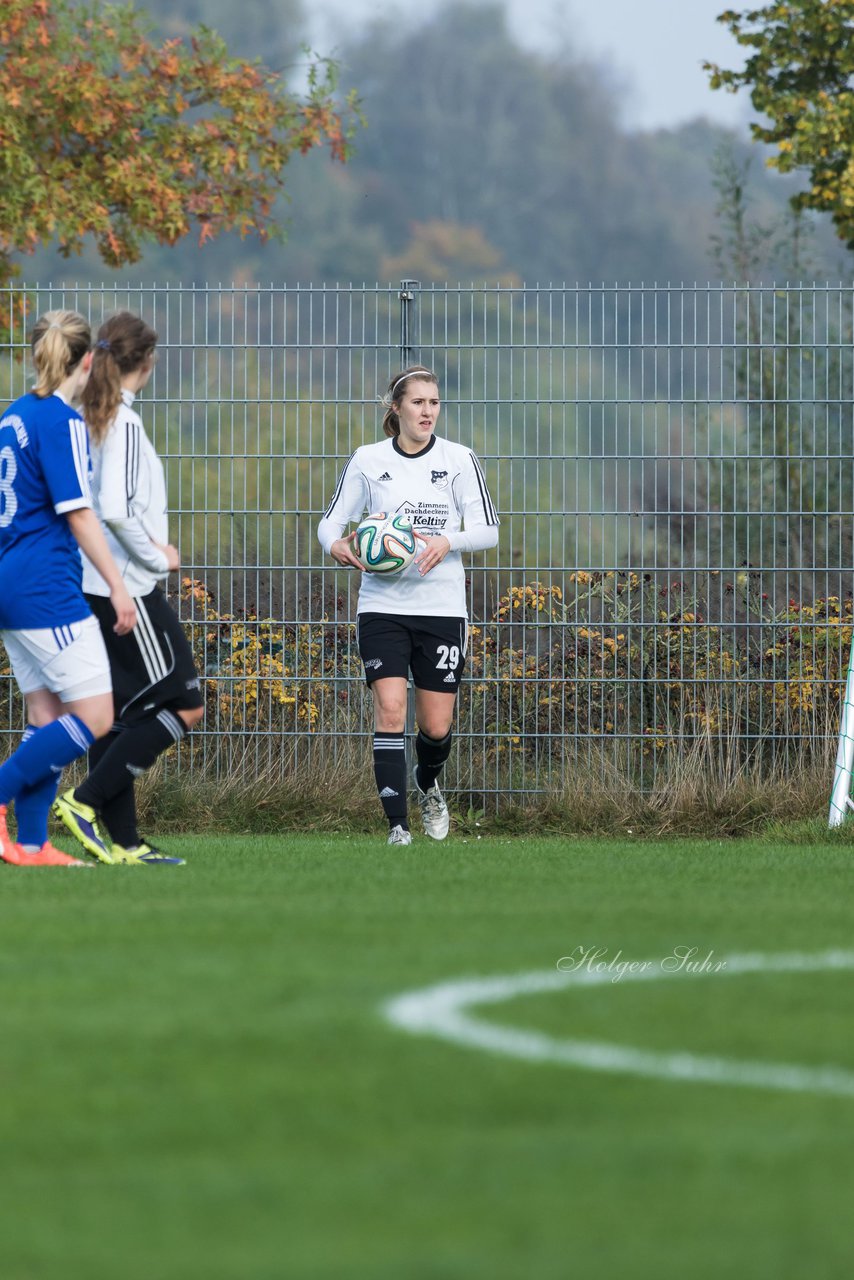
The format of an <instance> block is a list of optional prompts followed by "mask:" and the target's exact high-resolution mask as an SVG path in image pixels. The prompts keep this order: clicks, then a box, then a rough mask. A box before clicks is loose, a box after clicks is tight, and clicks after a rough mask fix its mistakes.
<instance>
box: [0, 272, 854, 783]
mask: <svg viewBox="0 0 854 1280" xmlns="http://www.w3.org/2000/svg"><path fill="white" fill-rule="evenodd" d="M4 305H5V308H6V317H7V320H8V323H9V326H10V328H11V330H12V332H13V334H14V335H15V336H14V341H13V342H12V343H11V344H10V346H9V348H8V353H7V355H6V358H5V360H4V361H3V366H2V369H0V384H2V385H0V391H2V395H3V399H4V402H8V400H10V399H12V398H13V397H14V396H16V395H18V394H20V393H21V392H22V391H23V390H24V389H25V387H26V386H27V385H28V377H29V373H28V360H27V354H28V353H27V343H26V336H25V335H26V332H27V330H28V328H29V326H30V324H31V322H32V320H33V319H34V318H35V317H36V316H37V315H38V314H40V313H41V312H43V311H45V310H47V309H48V308H49V307H56V306H64V307H71V308H74V309H76V310H79V311H81V312H83V313H84V314H85V315H87V316H89V317H90V318H91V320H92V323H93V325H97V324H98V323H100V321H101V319H102V318H103V317H104V316H105V315H106V314H109V313H110V312H112V311H115V310H117V309H119V308H124V307H127V308H129V309H131V310H134V311H137V312H139V313H140V314H142V315H143V316H144V317H145V318H146V320H147V321H148V322H149V323H151V324H153V325H154V327H155V328H156V329H157V331H158V333H159V335H160V344H159V358H158V364H157V367H156V371H155V375H154V378H153V380H152V382H151V383H150V385H149V387H148V389H147V390H146V391H145V393H144V394H143V397H142V399H141V402H140V405H139V408H140V411H141V413H142V416H143V420H144V422H145V425H146V427H147V429H148V431H149V434H150V435H151V437H152V439H153V441H154V443H155V446H156V448H157V449H158V452H159V453H160V454H161V456H162V457H163V459H164V462H165V464H166V469H167V478H168V484H169V494H170V506H171V511H172V513H173V516H172V531H173V538H174V541H176V543H177V544H178V546H179V547H180V549H181V554H182V562H183V566H184V567H183V569H182V574H181V583H180V586H179V584H178V582H177V581H176V580H175V579H174V578H173V580H172V590H173V593H174V598H175V601H176V603H177V604H178V607H179V609H180V612H181V615H182V617H183V618H184V619H185V621H186V624H187V627H188V629H189V631H190V634H191V637H192V640H193V644H194V647H195V649H196V653H197V655H198V658H199V663H200V667H201V668H202V670H203V674H204V676H205V680H206V687H207V691H208V710H207V715H206V719H205V722H204V725H203V727H202V728H201V729H200V730H199V731H197V732H196V733H195V734H194V735H193V738H192V740H191V745H186V744H185V745H184V747H183V750H182V754H181V756H180V760H179V762H178V763H179V764H180V767H182V768H186V769H190V770H199V771H203V772H205V773H211V772H212V773H214V774H218V775H219V774H222V773H223V772H228V773H229V774H230V775H237V776H245V777H247V778H249V777H255V776H258V775H259V774H264V775H265V776H267V775H272V776H276V775H281V776H284V775H286V774H287V772H288V770H290V769H292V768H295V767H304V768H311V769H322V768H324V767H325V765H326V764H327V763H328V762H330V761H334V760H336V759H338V758H339V757H340V756H341V754H342V753H344V752H351V751H352V750H353V749H354V744H356V747H357V748H359V747H360V746H361V747H363V748H364V751H365V754H367V751H368V741H369V737H370V717H369V707H368V705H367V699H366V694H365V692H364V689H363V686H362V678H361V669H360V664H359V662H358V656H357V654H356V651H355V642H354V630H353V625H352V624H353V621H354V618H355V604H356V590H357V582H356V580H355V577H354V575H353V574H350V573H345V572H343V571H340V570H338V569H337V568H336V567H335V566H334V565H333V563H332V562H331V561H330V560H328V559H326V558H325V557H324V556H323V553H322V552H321V550H320V547H319V545H318V544H317V541H316V536H315V529H316V525H317V521H318V518H319V516H320V514H321V512H322V511H323V509H324V508H325V506H326V504H327V502H328V500H329V497H330V496H331V494H332V491H333V488H334V485H335V482H336V479H337V477H338V475H339V473H340V471H341V468H342V467H343V465H344V463H345V462H346V460H347V458H348V457H349V456H350V454H351V452H352V451H353V449H354V448H355V447H356V446H358V445H359V444H362V443H365V442H367V441H370V440H374V439H376V438H377V437H378V435H379V421H380V417H381V410H380V408H379V405H378V397H379V395H380V394H381V392H382V391H383V389H384V387H385V386H386V385H387V382H388V378H389V376H390V374H391V373H393V372H395V371H396V370H397V369H398V368H400V367H402V365H404V364H405V363H407V362H409V361H410V360H412V359H415V360H418V361H421V362H423V363H425V364H427V365H429V366H430V367H432V368H433V369H434V370H435V371H436V373H437V375H438V376H439V379H440V383H441V388H442V395H443V412H442V418H441V420H440V426H439V431H440V433H441V434H444V435H446V436H448V437H449V438H451V439H454V440H461V441H463V442H464V443H466V444H467V445H470V446H471V447H472V448H473V449H474V450H475V452H476V453H477V454H478V456H479V457H480V459H481V460H482V462H483V465H484V469H485V472H486V475H487V480H488V483H489V485H490V489H491V493H492V497H493V499H494V502H495V505H496V507H497V508H498V510H499V513H500V515H501V520H502V527H501V536H500V540H499V545H498V548H497V550H496V551H493V552H489V553H486V554H482V555H475V556H472V557H471V558H470V560H471V563H470V567H469V569H468V581H469V590H470V600H471V618H472V622H473V631H472V644H471V651H470V655H469V665H468V670H467V675H466V679H465V682H464V688H463V692H462V696H461V699H460V706H459V714H458V725H457V734H458V748H457V751H456V752H455V755H454V757H453V759H452V762H451V764H450V769H449V777H448V782H449V785H450V786H452V787H453V786H456V787H458V788H463V789H469V790H470V791H471V792H472V793H477V794H482V795H484V796H521V795H524V794H526V793H531V792H543V791H546V790H549V789H551V788H554V787H559V786H560V785H561V781H562V779H563V778H564V777H565V775H566V773H567V771H570V770H573V769H576V768H577V767H578V765H579V762H581V761H583V762H585V764H586V765H587V766H590V765H593V767H594V768H595V769H597V770H600V771H607V770H611V769H614V768H619V769H627V770H628V771H629V772H630V773H631V774H632V776H633V777H634V778H635V779H636V781H637V782H638V783H639V784H640V785H641V786H643V787H645V788H652V787H655V785H656V783H657V781H658V780H659V779H660V777H661V776H662V771H664V770H666V767H667V765H666V762H667V761H668V760H670V759H672V758H673V756H674V753H675V754H677V755H684V753H685V752H686V750H690V749H692V748H695V747H702V748H703V749H704V750H709V749H710V750H725V751H727V752H729V753H734V754H735V756H736V757H738V758H745V759H746V758H747V757H748V756H752V757H754V758H758V759H760V760H767V761H768V762H773V763H779V762H780V761H781V760H782V761H785V760H786V759H787V758H789V756H790V755H791V753H792V752H794V751H797V752H803V751H804V750H805V749H807V750H814V749H816V748H817V747H819V746H820V748H821V750H822V751H826V749H827V748H826V743H827V741H828V740H829V739H833V740H835V737H836V732H837V725H836V717H837V714H838V697H839V689H840V685H841V683H842V679H843V676H844V670H842V671H841V670H840V666H842V667H843V668H844V663H845V661H846V660H847V651H848V648H849V646H850V642H851V620H852V606H851V576H850V569H851V563H852V523H851V519H850V516H851V511H852V503H854V448H852V423H851V417H852V403H854V385H852V383H854V368H852V364H853V363H854V360H853V359H852V289H851V288H850V287H845V286H833V287H831V286H818V285H816V286H810V287H803V286H798V287H776V286H767V287H765V286H754V287H746V286H745V287H741V286H715V287H712V286H704V287H698V286H691V287H687V286H679V287H670V286H668V287H658V286H649V287H646V286H639V287H618V286H597V287H593V286H587V287H577V286H576V287H572V288H570V287H564V286H561V287H548V288H525V287H518V288H511V287H494V288H492V287H466V288H464V287H453V288H451V287H435V286H434V287H429V288H428V287H422V286H421V285H419V284H417V283H416V282H412V281H405V282H402V284H401V285H399V286H394V287H391V286H382V287H380V286H376V287H365V286H361V287H351V286H347V287H343V286H342V287H338V286H336V287H329V286H325V287H311V288H300V287H293V288H291V287H289V288H276V287H272V286H271V287H263V288H262V287H257V286H230V287H224V286H217V287H212V286H207V287H185V286H182V287H170V286H169V285H164V286H159V287H142V286H140V287H136V288H132V287H122V288H113V287H110V288H104V287H102V288H90V287H85V288H84V287H73V288H72V287H61V288H54V287H32V288H28V287H26V286H21V287H16V288H15V289H9V290H7V291H6V297H5V303H4ZM5 671H6V685H5V703H6V708H7V711H6V715H5V724H4V728H5V731H6V735H7V738H9V739H10V740H11V741H14V739H15V735H16V734H17V732H18V731H19V729H20V724H21V711H20V705H19V702H18V700H17V699H16V697H15V696H14V694H13V690H12V688H11V682H10V679H9V676H8V666H7V667H6V668H5Z"/></svg>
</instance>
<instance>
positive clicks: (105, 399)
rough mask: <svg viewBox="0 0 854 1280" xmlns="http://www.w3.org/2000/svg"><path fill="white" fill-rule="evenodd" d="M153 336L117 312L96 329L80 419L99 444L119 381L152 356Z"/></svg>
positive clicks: (119, 393)
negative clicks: (84, 421) (95, 340)
mask: <svg viewBox="0 0 854 1280" xmlns="http://www.w3.org/2000/svg"><path fill="white" fill-rule="evenodd" d="M156 346H157V334H156V333H155V332H154V330H153V329H152V328H150V327H149V325H147V324H146V323H145V321H144V320H141V319H140V317H139V316H135V315H134V314H133V312H132V311H119V312H117V313H116V315H114V316H110V317H109V319H108V320H105V321H104V323H103V324H102V325H101V327H100V329H99V330H98V340H97V342H96V343H95V354H94V356H93V357H92V372H91V373H90V374H89V381H88V382H87V383H86V386H85V388H84V390H83V397H82V398H83V416H84V417H85V419H86V425H87V427H88V428H89V435H90V436H91V437H92V439H93V440H94V441H95V443H96V444H100V443H101V441H102V440H103V439H104V436H105V435H106V434H107V432H108V431H109V429H110V423H111V422H112V421H113V418H115V416H116V412H117V410H118V407H119V405H120V404H121V400H122V378H123V377H126V376H127V375H128V374H130V373H136V371H137V369H140V368H142V366H143V365H144V364H145V362H146V361H147V360H150V359H151V357H152V356H153V355H154V349H155V347H156Z"/></svg>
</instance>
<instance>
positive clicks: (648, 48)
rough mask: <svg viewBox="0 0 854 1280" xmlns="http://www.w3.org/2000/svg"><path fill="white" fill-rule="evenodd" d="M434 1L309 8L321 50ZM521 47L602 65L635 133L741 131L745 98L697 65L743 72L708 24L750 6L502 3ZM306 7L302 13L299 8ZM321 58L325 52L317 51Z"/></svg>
mask: <svg viewBox="0 0 854 1280" xmlns="http://www.w3.org/2000/svg"><path fill="white" fill-rule="evenodd" d="M440 3H441V0H312V3H311V8H312V9H314V11H315V13H318V12H319V14H321V15H324V16H323V17H319V18H318V27H319V32H318V33H320V32H321V31H322V32H323V35H324V43H325V44H327V45H328V42H329V40H330V38H332V39H333V41H334V36H332V37H331V33H332V32H334V31H335V29H336V27H337V28H338V29H341V27H351V26H353V25H354V18H353V15H354V14H355V15H359V17H361V18H362V19H365V18H370V19H373V18H380V17H382V18H385V19H387V20H392V21H393V20H394V16H395V15H397V17H398V19H399V18H400V16H401V15H402V16H403V17H404V18H405V20H406V22H407V24H408V23H410V22H414V21H416V20H417V19H418V17H419V15H420V16H426V14H428V13H430V12H431V11H432V10H435V9H437V8H438V7H439V6H440ZM504 4H505V8H506V9H507V12H508V15H509V18H510V25H511V29H512V31H513V33H514V35H515V37H516V38H517V39H518V40H519V42H520V43H525V44H530V45H531V46H533V47H535V48H538V49H548V48H549V46H550V45H551V46H554V45H555V44H558V45H565V44H569V46H570V47H571V48H574V49H575V50H576V51H577V52H578V53H579V54H582V55H585V56H586V57H588V58H592V59H593V60H595V61H597V62H601V63H604V64H606V65H607V66H608V67H609V68H610V69H611V71H612V73H614V75H615V77H616V80H617V83H618V84H620V85H621V87H622V90H623V92H622V102H623V119H624V120H625V123H626V124H627V125H629V126H632V127H635V128H655V127H657V126H667V125H673V124H678V123H680V122H681V121H684V120H691V119H693V118H695V117H696V116H698V115H705V116H707V117H708V118H709V119H712V120H715V121H717V122H718V123H719V124H725V125H732V126H739V125H743V124H744V121H745V119H746V117H747V115H748V114H749V111H750V104H749V102H748V100H747V95H746V94H745V93H743V92H742V93H740V94H738V95H732V94H729V93H724V92H723V91H722V90H720V89H718V90H717V91H716V92H713V91H712V90H711V89H710V88H709V86H708V78H707V76H706V75H705V74H704V72H703V71H702V69H701V63H702V60H703V59H704V58H708V59H709V60H710V61H712V62H719V63H720V64H721V65H722V66H726V67H741V66H743V65H744V51H743V50H741V49H740V48H739V46H738V45H737V44H736V43H735V41H734V40H733V39H732V37H731V36H730V35H729V33H728V32H727V31H725V30H724V28H723V27H722V26H721V25H720V23H717V22H715V18H716V17H717V15H718V14H719V13H722V12H723V11H724V9H727V8H735V9H736V10H743V9H745V8H748V7H750V6H747V5H740V4H738V3H736V0H730V3H729V4H728V3H727V0H504ZM306 7H307V8H308V7H309V6H308V5H307V6H306ZM324 51H325V50H324Z"/></svg>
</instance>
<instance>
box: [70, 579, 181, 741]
mask: <svg viewBox="0 0 854 1280" xmlns="http://www.w3.org/2000/svg"><path fill="white" fill-rule="evenodd" d="M86 601H87V603H88V605H89V607H90V608H91V610H92V612H93V613H94V615H95V617H96V618H97V619H98V623H99V624H100V627H101V632H102V634H103V637H104V643H105V644H106V646H107V655H108V657H109V659H110V674H111V676H112V678H113V699H114V701H115V705H116V723H118V724H122V725H125V726H127V725H131V724H138V723H139V722H140V721H141V720H149V719H150V718H151V717H152V716H155V715H157V713H158V712H159V711H161V710H162V709H163V708H164V707H166V708H168V709H169V710H172V711H189V710H191V709H192V708H194V707H201V706H203V705H204V698H203V696H202V691H201V687H200V683H199V675H198V672H197V671H196V665H195V662H194V661H193V651H192V649H191V648H190V642H189V640H188V639H187V637H186V635H185V634H184V628H183V627H182V626H181V622H180V620H179V618H178V615H177V614H176V613H175V610H174V609H173V608H172V606H171V605H170V604H169V602H168V600H167V599H166V597H165V595H164V594H163V592H162V591H161V590H160V588H159V587H155V588H154V590H153V591H151V592H150V593H149V594H148V595H147V596H137V597H135V599H134V604H135V605H136V612H137V623H136V626H135V627H134V629H133V631H130V632H128V634H127V635H126V636H117V635H116V633H115V631H114V630H113V626H114V625H115V621H116V614H115V610H114V609H113V606H112V605H111V604H110V601H109V599H108V598H107V597H106V596H90V595H87V597H86Z"/></svg>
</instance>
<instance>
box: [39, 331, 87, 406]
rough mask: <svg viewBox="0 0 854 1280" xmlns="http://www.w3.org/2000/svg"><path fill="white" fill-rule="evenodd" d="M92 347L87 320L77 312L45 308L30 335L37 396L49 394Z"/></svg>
mask: <svg viewBox="0 0 854 1280" xmlns="http://www.w3.org/2000/svg"><path fill="white" fill-rule="evenodd" d="M91 346H92V330H91V329H90V328H89V322H88V321H87V320H85V319H84V317H83V316H81V315H80V314H79V312H77V311H46V312H45V313H44V315H43V316H40V317H39V319H38V320H37V321H36V323H35V327H34V328H33V331H32V333H31V334H30V349H31V350H32V353H33V364H34V365H35V370H36V385H35V386H34V387H33V392H34V393H35V395H37V396H41V397H44V396H52V395H53V393H54V391H56V389H57V387H59V386H60V385H61V384H62V383H63V382H64V381H65V379H66V378H67V377H68V375H69V374H70V373H73V371H74V370H75V369H76V367H77V365H78V364H79V363H80V361H81V360H82V359H83V357H84V356H85V355H86V353H87V351H89V349H90V348H91Z"/></svg>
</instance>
